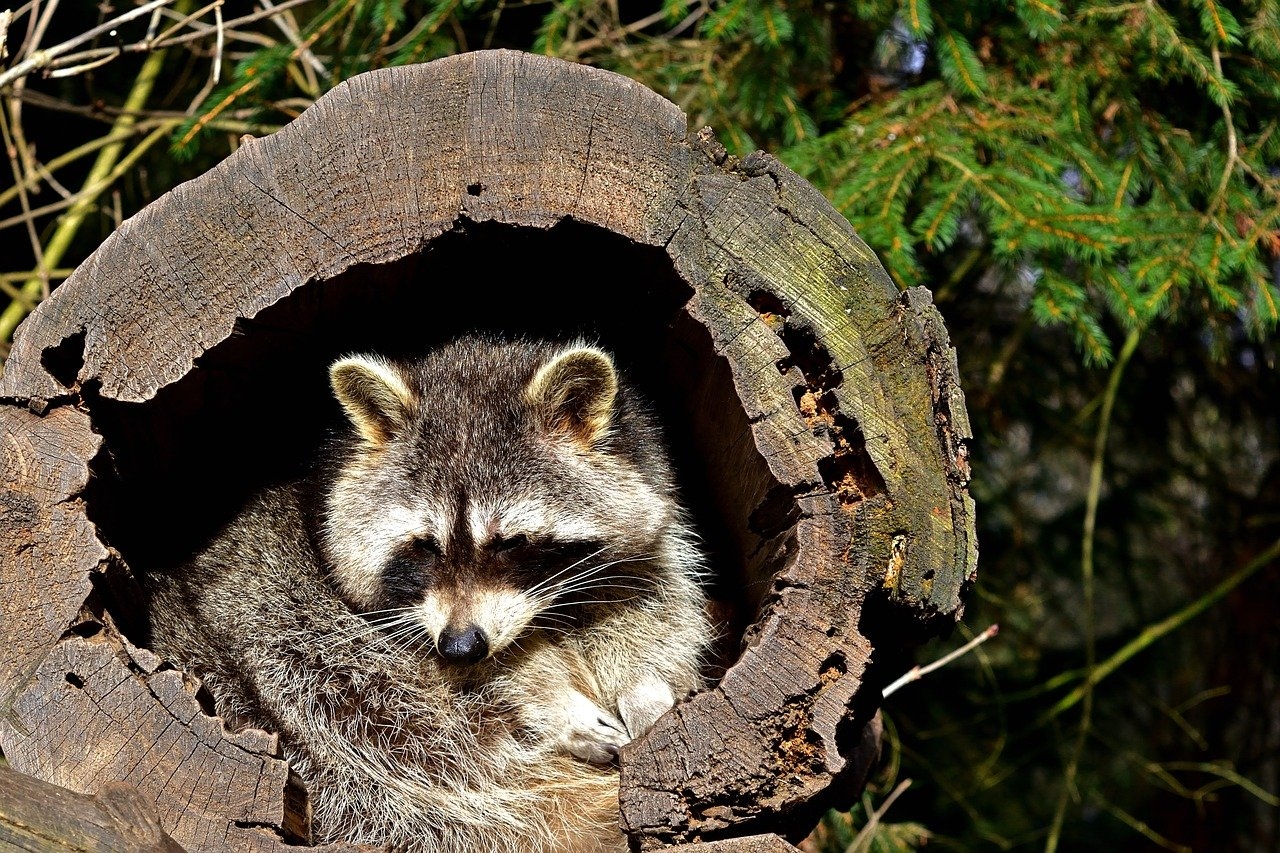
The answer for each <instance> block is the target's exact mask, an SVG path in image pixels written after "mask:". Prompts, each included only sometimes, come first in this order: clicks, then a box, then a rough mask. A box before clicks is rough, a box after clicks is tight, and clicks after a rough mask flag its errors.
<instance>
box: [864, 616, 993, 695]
mask: <svg viewBox="0 0 1280 853" xmlns="http://www.w3.org/2000/svg"><path fill="white" fill-rule="evenodd" d="M998 633H1000V626H999V625H991V626H990V627H989V628H987V630H985V631H983V632H982V633H981V634H979V635H978V636H976V637H974V638H973V639H972V640H970V641H969V642H967V643H965V644H964V645H963V646H961V647H960V648H958V649H956V650H955V651H952V652H948V653H947V654H945V655H943V656H942V657H940V658H938V659H937V660H936V661H934V662H933V663H930V664H926V665H925V666H913V667H911V669H909V670H907V671H906V672H905V673H904V674H903V675H902V676H901V677H899V678H898V679H897V680H896V681H894V682H893V683H892V684H890V685H889V686H888V687H886V688H885V689H884V690H883V691H882V692H881V694H880V695H881V696H883V697H885V698H888V697H889V695H890V694H892V693H896V692H897V691H898V690H900V689H902V688H903V687H905V686H906V685H908V684H910V683H911V682H913V681H919V680H920V679H921V678H924V677H925V676H926V675H928V674H929V673H931V672H933V671H934V670H935V669H941V668H942V667H944V666H946V665H947V664H949V663H951V662H952V661H953V660H955V659H956V658H958V657H962V656H963V655H967V654H968V653H969V652H971V651H973V650H974V649H976V648H977V647H978V646H980V645H982V644H983V643H985V642H986V641H987V640H990V639H991V638H992V637H994V636H995V635H996V634H998Z"/></svg>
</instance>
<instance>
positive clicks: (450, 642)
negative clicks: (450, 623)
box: [439, 625, 489, 663]
mask: <svg viewBox="0 0 1280 853" xmlns="http://www.w3.org/2000/svg"><path fill="white" fill-rule="evenodd" d="M439 648H440V655H441V656H442V657H443V658H444V659H445V660H447V661H448V662H449V663H475V662H476V661H478V660H481V659H483V658H484V656H485V655H487V654H489V640H488V638H486V637H485V635H484V631H481V630H480V629H479V628H477V627H476V626H475V625H469V626H467V627H466V628H462V629H460V630H459V629H454V628H445V629H444V631H442V632H441V633H440V643H439Z"/></svg>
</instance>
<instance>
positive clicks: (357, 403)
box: [329, 355, 418, 446]
mask: <svg viewBox="0 0 1280 853" xmlns="http://www.w3.org/2000/svg"><path fill="white" fill-rule="evenodd" d="M329 382H330V384H332V385H333V394H334V396H335V397H337V398H338V402H339V403H341V404H342V408H343V409H345V410H346V412H347V417H349V418H350V419H351V423H353V424H354V425H355V428H356V430H357V431H358V432H359V433H360V436H361V437H362V438H363V439H364V440H365V441H367V442H369V443H370V444H372V445H375V446H376V445H381V444H385V443H386V442H387V441H388V440H390V438H391V437H392V436H393V435H395V434H396V433H397V432H399V431H400V430H402V429H404V427H405V426H407V425H408V423H409V419H410V417H411V416H412V414H413V410H414V407H415V406H416V405H417V402H418V398H417V395H416V394H414V392H413V389H411V388H410V387H409V384H408V383H407V382H405V380H404V377H403V376H402V375H401V374H400V371H399V370H397V369H396V368H395V366H394V365H392V364H390V363H389V362H386V361H383V360H382V359H380V358H378V357H376V356H371V355H353V356H348V357H347V358H342V359H339V360H338V361H335V362H334V363H333V365H332V366H331V367H330V368H329Z"/></svg>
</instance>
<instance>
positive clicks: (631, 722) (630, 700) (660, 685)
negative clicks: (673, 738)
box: [618, 678, 676, 740]
mask: <svg viewBox="0 0 1280 853" xmlns="http://www.w3.org/2000/svg"><path fill="white" fill-rule="evenodd" d="M675 704H676V697H675V694H674V693H672V692H671V687H670V685H668V684H667V683H666V682H665V681H662V680H660V679H658V678H645V679H643V680H642V681H641V682H640V683H639V684H637V685H636V686H634V687H632V688H631V689H630V690H628V691H626V692H625V693H623V694H622V695H621V696H619V697H618V713H619V714H620V715H621V716H622V721H623V722H624V723H626V725H627V734H629V735H630V736H631V738H630V739H632V740H634V739H635V738H638V737H640V735H642V734H644V733H645V732H647V731H649V729H650V727H652V726H653V724H654V723H656V722H657V721H658V718H659V717H661V716H662V715H663V714H665V713H666V712H667V711H668V710H670V709H671V707H672V706H673V705H675Z"/></svg>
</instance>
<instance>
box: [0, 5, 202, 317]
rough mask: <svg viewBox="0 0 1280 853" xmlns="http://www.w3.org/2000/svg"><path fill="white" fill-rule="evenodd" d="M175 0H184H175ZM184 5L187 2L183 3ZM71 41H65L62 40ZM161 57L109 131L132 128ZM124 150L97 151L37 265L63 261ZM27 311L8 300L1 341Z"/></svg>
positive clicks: (35, 281) (37, 280) (37, 284)
mask: <svg viewBox="0 0 1280 853" xmlns="http://www.w3.org/2000/svg"><path fill="white" fill-rule="evenodd" d="M169 2H173V0H152V2H151V3H148V4H147V5H146V6H140V7H138V9H146V10H147V11H150V9H151V8H158V7H159V6H161V5H163V4H165V3H169ZM177 2H179V3H184V0H177ZM184 5H186V4H185V3H184ZM138 9H135V10H134V12H137V11H138ZM121 17H123V16H121ZM98 29H100V28H98ZM83 40H84V39H83V37H80V38H79V40H77V39H72V40H71V41H72V42H76V43H77V44H79V43H83ZM70 43H71V42H64V44H70ZM63 52H65V51H63ZM164 57H165V51H163V50H158V51H156V52H155V53H152V54H151V55H150V56H148V57H147V59H146V62H144V63H143V64H142V68H141V69H140V70H139V72H138V76H137V78H135V80H134V82H133V87H132V89H130V91H129V96H128V97H127V98H126V99H125V103H124V108H123V110H122V112H121V114H120V116H119V117H118V118H117V119H116V121H115V124H114V125H113V126H112V129H111V134H110V135H112V136H125V135H126V134H127V133H128V131H130V130H131V129H132V128H133V126H134V124H135V123H136V121H137V118H136V116H137V114H138V113H139V112H140V111H141V110H142V108H143V106H144V105H145V104H146V102H147V98H148V97H150V95H151V90H152V88H153V87H154V85H155V82H156V80H157V79H158V78H159V76H160V70H161V68H162V67H163V65H164ZM15 67H16V66H15ZM165 132H167V131H165ZM161 136H162V132H161V131H153V132H152V134H151V136H149V137H148V138H147V139H144V140H143V141H142V142H140V143H139V144H138V146H137V147H136V148H135V149H134V151H133V152H131V154H130V158H127V159H129V162H132V161H133V160H134V159H136V158H137V157H138V156H141V153H142V152H143V151H145V150H146V149H147V148H149V147H150V146H151V145H152V144H154V143H155V142H156V141H158V140H159V139H160V138H161ZM123 150H124V141H123V139H122V140H121V141H119V142H116V143H113V144H111V145H108V146H106V147H104V148H103V149H102V150H101V151H99V152H98V157H97V159H96V160H95V161H94V164H93V168H92V169H91V170H90V171H89V175H88V177H86V178H85V182H84V185H83V188H82V189H81V191H80V192H79V193H78V194H77V197H78V203H77V204H75V205H74V206H72V208H71V210H70V211H68V212H67V214H66V215H65V216H64V217H63V218H62V220H61V221H60V222H59V223H58V227H57V228H56V229H55V230H54V233H53V236H52V237H50V238H49V242H48V244H47V245H45V246H44V247H43V249H42V251H40V250H38V251H37V255H38V257H37V269H39V270H41V271H47V270H48V269H49V268H50V267H54V266H57V265H58V264H59V263H60V262H61V261H62V256H63V255H64V254H65V253H66V251H67V249H68V248H69V247H70V246H71V242H72V240H73V239H74V238H75V236H76V234H77V233H78V232H79V230H80V225H81V223H83V222H84V218H85V216H86V215H87V214H88V212H89V210H90V209H91V208H92V207H93V205H94V203H95V202H96V201H97V199H98V196H99V195H100V194H101V193H102V192H103V190H105V189H106V188H107V187H108V186H110V184H111V181H112V180H114V178H113V177H112V175H113V174H119V172H118V171H117V168H116V167H117V166H118V165H122V164H119V163H118V161H119V160H120V155H121V153H122V152H123ZM47 282H48V280H47V276H46V274H45V273H44V272H42V274H41V275H40V276H37V277H33V278H30V279H28V280H27V282H26V284H24V285H23V288H22V292H23V293H24V294H26V295H27V296H28V297H30V299H29V300H27V301H28V302H30V301H31V300H34V299H36V298H37V297H39V296H41V295H42V294H43V292H44V288H45V287H46V286H47ZM27 313H28V309H27V307H26V305H25V304H24V302H22V301H14V302H11V303H10V304H9V305H8V307H6V308H5V310H4V312H3V313H0V341H8V340H10V339H11V338H12V336H13V331H14V329H15V328H17V326H18V323H19V322H21V321H22V318H23V317H25V316H26V315H27Z"/></svg>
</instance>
